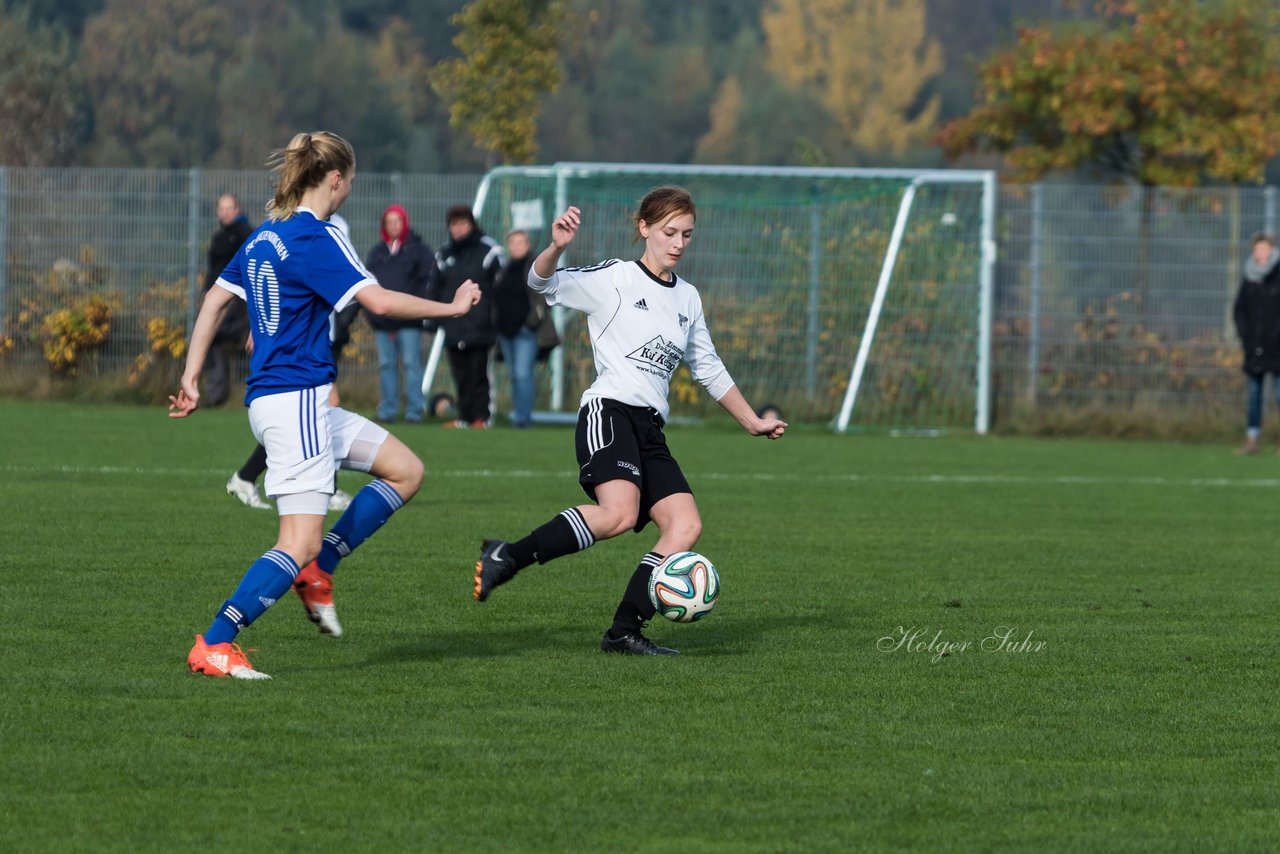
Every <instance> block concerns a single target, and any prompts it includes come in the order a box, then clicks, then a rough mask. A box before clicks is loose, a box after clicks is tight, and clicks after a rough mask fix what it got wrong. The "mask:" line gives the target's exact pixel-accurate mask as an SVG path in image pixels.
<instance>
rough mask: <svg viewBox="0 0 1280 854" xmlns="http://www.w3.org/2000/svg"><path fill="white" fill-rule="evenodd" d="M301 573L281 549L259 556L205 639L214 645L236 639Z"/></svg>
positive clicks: (216, 618) (225, 604)
mask: <svg viewBox="0 0 1280 854" xmlns="http://www.w3.org/2000/svg"><path fill="white" fill-rule="evenodd" d="M297 575H298V564H297V563H295V562H294V560H293V558H291V557H289V556H288V555H287V554H285V553H284V552H282V551H280V550H279V549H272V550H271V551H269V552H267V553H266V554H264V555H263V556H262V557H260V558H258V559H257V560H256V561H254V562H253V566H251V567H249V570H248V572H246V573H245V574H244V578H242V579H240V586H239V587H237V588H236V592H235V593H232V594H231V598H230V599H228V600H227V601H226V602H224V603H223V605H222V608H221V609H220V610H219V611H218V615H217V616H216V617H214V618H213V624H212V625H211V626H209V630H208V631H207V632H205V633H204V642H205V643H207V644H209V645H211V646H212V645H213V644H219V643H226V642H228V641H233V640H235V639H236V635H237V634H239V632H240V630H241V629H243V628H244V627H245V626H248V625H249V624H250V623H252V622H253V621H254V620H256V619H258V618H259V617H261V616H262V615H263V613H264V612H266V610H267V609H268V608H270V607H271V606H272V605H274V604H275V603H276V600H277V599H279V598H280V597H281V596H283V595H284V594H285V593H287V592H288V590H289V586H290V585H291V584H293V579H294V578H296V577H297Z"/></svg>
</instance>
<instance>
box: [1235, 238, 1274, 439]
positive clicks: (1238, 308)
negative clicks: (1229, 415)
mask: <svg viewBox="0 0 1280 854" xmlns="http://www.w3.org/2000/svg"><path fill="white" fill-rule="evenodd" d="M1232 314H1233V315H1234V317H1235V321H1236V333H1237V334H1239V336H1240V343H1241V345H1242V346H1243V347H1244V375H1245V380H1246V382H1247V383H1248V387H1249V411H1248V426H1247V428H1246V431H1245V438H1244V444H1243V445H1241V446H1240V448H1239V449H1238V450H1237V451H1236V453H1237V454H1245V455H1252V454H1256V453H1258V436H1259V435H1261V433H1262V381H1263V378H1264V377H1265V376H1266V375H1267V374H1271V375H1272V376H1271V378H1272V381H1273V382H1274V383H1275V385H1276V400H1277V402H1280V250H1277V249H1276V241H1275V238H1274V237H1272V236H1271V235H1270V234H1264V233H1261V232H1260V233H1258V234H1255V235H1254V236H1253V251H1252V253H1250V255H1249V258H1248V260H1247V261H1245V264H1244V281H1242V282H1241V283H1240V292H1239V293H1238V294H1237V295H1236V303H1235V307H1234V311H1233V312H1232Z"/></svg>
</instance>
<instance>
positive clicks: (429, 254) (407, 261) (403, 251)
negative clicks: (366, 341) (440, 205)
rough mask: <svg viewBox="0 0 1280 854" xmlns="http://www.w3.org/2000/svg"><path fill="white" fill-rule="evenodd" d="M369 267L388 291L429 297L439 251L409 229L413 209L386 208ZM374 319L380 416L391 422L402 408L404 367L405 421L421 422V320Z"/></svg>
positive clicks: (422, 408)
mask: <svg viewBox="0 0 1280 854" xmlns="http://www.w3.org/2000/svg"><path fill="white" fill-rule="evenodd" d="M365 266H366V267H367V268H368V269H369V272H370V273H373V275H374V276H375V277H376V278H377V279H378V284H380V285H382V287H384V288H386V289H387V290H389V291H400V292H401V293H406V294H411V295H413V296H415V297H424V298H425V297H426V295H427V291H428V288H429V287H430V286H431V284H432V281H431V280H432V278H433V277H434V276H435V275H436V258H435V252H434V251H432V249H431V247H430V246H428V245H427V244H426V243H424V242H423V241H422V238H420V237H418V235H417V234H414V232H413V231H412V230H411V229H410V228H409V214H408V212H407V211H405V209H404V208H403V207H401V206H400V205H389V206H387V209H386V210H385V211H383V212H382V239H381V240H380V241H378V242H377V243H376V244H374V246H373V248H372V249H371V250H369V257H368V258H367V259H365ZM366 316H367V317H368V318H369V324H370V325H371V326H372V327H373V337H374V340H375V341H376V342H377V345H378V386H379V400H378V420H379V421H382V422H384V423H390V422H393V421H395V420H396V415H397V414H398V413H399V412H400V376H399V374H400V372H401V370H402V369H403V373H404V398H405V407H404V420H405V422H406V423H408V424H418V423H420V422H421V421H422V416H423V412H424V411H425V410H426V402H425V401H424V400H423V397H422V323H421V322H420V321H415V320H396V319H394V318H390V317H374V316H372V315H368V314H367V313H366Z"/></svg>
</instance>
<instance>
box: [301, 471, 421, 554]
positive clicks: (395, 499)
mask: <svg viewBox="0 0 1280 854" xmlns="http://www.w3.org/2000/svg"><path fill="white" fill-rule="evenodd" d="M403 506H404V499H403V498H401V497H400V493H398V492H396V491H395V490H394V489H392V488H391V486H390V484H388V483H387V482H386V481H385V480H374V481H370V482H369V483H368V484H367V485H366V486H365V488H364V489H362V490H360V491H359V492H357V493H356V497H355V498H353V499H351V506H350V507H348V508H347V509H346V511H345V512H344V513H343V514H342V516H341V517H339V518H338V521H337V523H335V524H334V526H333V528H332V529H331V530H330V531H329V533H327V534H325V535H324V542H323V543H321V544H320V557H318V558H317V559H316V563H317V564H319V566H320V570H321V571H322V572H328V573H332V572H333V571H334V570H335V569H337V568H338V561H340V560H342V559H343V558H344V557H346V556H347V555H349V554H351V553H352V552H353V551H355V550H356V549H357V548H359V547H360V544H361V543H363V542H364V541H365V540H367V539H369V538H370V537H372V536H373V535H374V533H375V532H376V531H377V530H378V529H379V528H381V527H382V526H383V525H385V524H386V523H387V520H388V519H390V518H391V514H392V513H394V512H396V511H397V510H399V509H400V508H401V507H403Z"/></svg>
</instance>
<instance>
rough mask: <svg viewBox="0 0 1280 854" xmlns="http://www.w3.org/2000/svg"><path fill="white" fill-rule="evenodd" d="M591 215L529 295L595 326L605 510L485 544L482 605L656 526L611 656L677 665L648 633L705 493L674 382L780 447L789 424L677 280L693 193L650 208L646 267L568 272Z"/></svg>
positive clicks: (618, 619)
mask: <svg viewBox="0 0 1280 854" xmlns="http://www.w3.org/2000/svg"><path fill="white" fill-rule="evenodd" d="M581 216H582V214H581V211H579V210H578V209H577V208H575V207H570V208H569V209H568V210H566V211H565V212H564V213H563V214H561V215H560V216H559V217H558V218H557V219H556V221H555V222H554V223H553V224H552V232H551V245H550V246H548V247H547V248H546V249H545V250H543V252H542V254H541V255H539V256H538V258H537V260H536V261H535V262H534V264H533V267H532V269H531V270H530V272H529V287H530V288H532V289H533V290H535V291H538V292H540V293H542V294H543V295H544V296H545V297H546V299H547V302H548V303H549V304H550V305H563V306H565V307H567V308H573V309H577V310H579V311H581V312H583V313H585V314H586V315H587V326H588V330H589V332H590V336H591V347H592V352H593V353H594V355H595V363H596V380H595V382H594V383H592V384H591V387H590V388H588V389H587V390H586V392H584V393H583V395H582V402H581V410H580V411H579V413H578V428H577V434H576V446H577V455H578V465H579V467H580V468H579V476H578V480H579V482H580V483H581V485H582V488H583V490H584V491H585V492H586V493H587V495H588V496H589V497H590V498H592V499H593V500H594V501H595V503H594V504H586V505H581V506H578V507H571V508H569V509H567V510H565V511H563V512H562V513H560V514H558V515H557V516H555V517H554V518H552V519H551V520H550V521H549V522H547V523H545V524H543V525H541V526H540V527H538V528H536V529H534V530H533V532H532V533H530V534H529V535H528V536H527V537H525V538H523V539H521V540H517V541H514V542H507V541H505V540H496V539H495V540H485V541H484V544H483V545H482V547H481V552H480V560H478V561H477V562H476V573H475V598H476V599H477V600H479V601H481V602H483V601H485V600H486V599H487V598H488V597H489V594H490V593H491V592H492V591H493V588H495V587H497V586H498V585H500V584H503V583H505V582H507V581H509V580H510V579H511V578H512V577H514V576H515V574H516V573H517V572H519V571H520V570H521V569H523V568H524V567H526V566H529V565H531V564H533V563H534V562H535V561H536V562H537V563H546V562H547V561H550V560H554V559H555V558H557V557H561V556H563V555H566V554H572V553H574V552H578V551H581V550H583V549H586V548H588V547H590V546H591V545H593V544H594V543H595V542H596V541H597V540H604V539H608V538H610V537H616V536H617V535H619V534H621V533H623V532H624V531H627V530H634V531H636V532H637V533H639V532H640V531H641V530H643V529H644V527H645V526H646V525H648V523H649V522H650V521H651V520H652V521H654V522H656V523H657V525H658V531H659V535H658V542H657V544H656V545H655V546H654V548H653V550H652V551H650V552H649V553H648V554H646V555H645V556H644V558H643V559H642V560H641V561H640V564H639V565H638V566H637V567H636V570H635V572H634V573H633V574H632V576H631V579H630V581H629V582H628V583H627V587H626V590H625V592H624V593H623V597H622V601H621V603H620V604H619V605H618V609H617V611H616V612H615V613H614V618H613V624H612V625H611V626H610V627H609V629H608V630H606V631H605V633H604V637H603V638H601V640H600V649H601V650H603V651H604V652H618V653H624V654H630V655H675V654H676V651H675V650H673V649H669V648H666V647H661V646H658V645H656V644H654V643H653V642H652V641H650V640H649V639H648V638H646V637H645V636H644V635H643V634H642V633H641V629H642V628H643V626H644V623H645V621H646V620H648V619H649V618H650V617H652V616H653V614H654V611H655V609H654V606H653V604H652V602H650V600H649V594H648V584H649V576H650V574H651V572H652V569H653V567H654V566H656V565H657V564H658V563H660V562H661V561H662V560H663V558H664V557H666V556H667V555H669V554H672V553H673V552H678V551H688V550H691V549H692V548H693V546H694V545H695V544H696V543H697V541H698V537H699V536H700V535H701V533H702V520H701V518H700V516H699V515H698V506H697V504H696V503H695V502H694V499H693V491H692V489H690V487H689V482H688V481H687V480H686V479H685V477H684V473H683V472H682V471H681V470H680V466H679V464H678V463H677V462H676V461H675V458H674V457H672V455H671V452H670V450H669V449H668V448H667V440H666V436H665V435H664V433H663V429H662V428H663V427H664V426H665V424H666V420H667V417H668V414H669V412H670V407H669V404H668V392H669V389H670V384H671V375H672V374H673V373H674V372H675V370H676V368H677V367H678V366H679V365H680V362H682V361H683V362H686V363H688V365H689V367H690V369H691V371H692V372H693V376H694V378H695V379H696V380H697V381H698V382H700V383H701V384H702V385H703V387H705V388H706V389H707V391H708V393H710V394H711V396H712V397H714V398H715V399H716V401H717V402H718V403H719V404H720V405H721V406H722V407H724V409H725V411H727V412H728V413H729V414H730V415H732V416H733V417H734V418H735V419H736V420H737V421H738V423H739V424H741V425H742V426H743V428H745V429H746V431H747V432H748V433H750V434H751V435H753V436H768V437H769V438H770V439H778V438H781V437H782V435H783V433H784V431H785V430H786V426H787V425H786V423H785V422H784V421H781V420H779V419H777V418H761V417H759V416H757V415H756V413H755V412H754V411H753V410H752V408H751V406H750V404H748V403H747V401H746V399H745V398H744V397H743V396H742V393H741V392H740V391H739V390H738V387H737V386H736V385H735V384H734V382H733V379H732V378H731V377H730V376H729V372H728V370H726V369H725V366H724V364H723V363H722V362H721V361H720V357H719V356H718V355H717V354H716V348H715V345H714V344H713V343H712V341H711V334H710V333H709V332H708V331H707V325H706V320H705V318H704V316H703V312H702V299H701V297H700V296H699V295H698V292H697V291H696V290H695V289H694V287H693V286H692V285H691V284H689V283H688V282H686V281H685V280H683V279H681V278H680V277H679V276H677V275H676V273H675V266H676V264H677V263H679V261H680V258H681V256H682V255H683V254H684V252H685V251H686V249H687V248H688V246H689V242H690V240H691V239H692V237H693V226H694V221H695V219H696V216H697V213H696V210H695V208H694V205H693V199H692V197H690V195H689V193H688V191H686V190H684V189H682V188H680V187H659V188H657V189H655V190H651V191H650V192H649V193H648V194H647V195H646V196H645V197H644V199H643V200H642V201H641V202H640V208H639V210H638V211H637V213H636V216H635V228H636V233H637V235H638V236H639V238H640V239H642V240H643V241H644V246H645V248H644V253H643V254H642V255H641V257H640V259H639V260H638V261H620V260H617V259H613V260H610V261H605V262H603V263H601V264H596V265H593V266H590V267H567V268H561V269H557V266H556V265H557V262H558V261H559V260H560V256H561V255H562V254H563V253H564V251H565V248H566V247H568V245H569V244H570V243H571V242H572V241H573V239H574V237H575V236H576V235H577V233H578V227H579V225H580V223H581Z"/></svg>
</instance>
